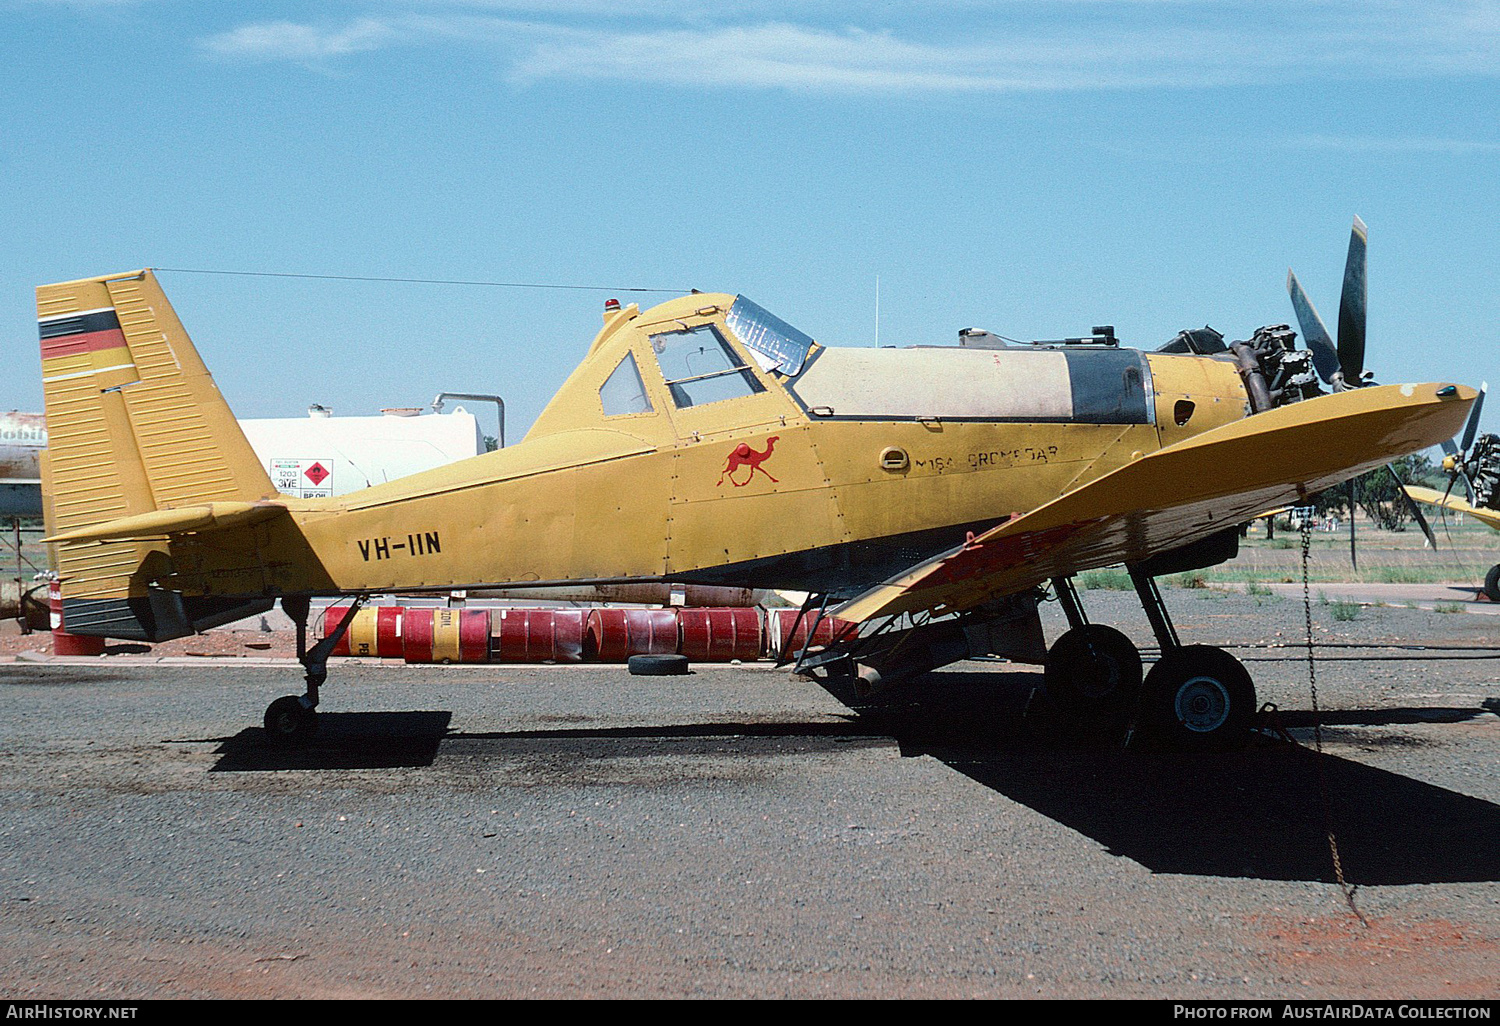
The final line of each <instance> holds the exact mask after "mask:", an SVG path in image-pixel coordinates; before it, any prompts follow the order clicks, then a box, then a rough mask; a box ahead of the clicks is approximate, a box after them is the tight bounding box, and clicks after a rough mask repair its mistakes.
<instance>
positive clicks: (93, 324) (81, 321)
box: [37, 310, 120, 339]
mask: <svg viewBox="0 0 1500 1026" xmlns="http://www.w3.org/2000/svg"><path fill="white" fill-rule="evenodd" d="M119 327H120V318H119V316H118V315H117V314H116V313H115V312H114V311H113V310H95V311H93V312H92V313H85V314H68V315H67V316H66V317H50V318H48V319H47V320H45V321H37V330H38V332H40V334H41V336H42V338H44V339H47V338H62V337H64V336H66V335H87V334H89V333H91V332H95V331H111V330H118V329H119Z"/></svg>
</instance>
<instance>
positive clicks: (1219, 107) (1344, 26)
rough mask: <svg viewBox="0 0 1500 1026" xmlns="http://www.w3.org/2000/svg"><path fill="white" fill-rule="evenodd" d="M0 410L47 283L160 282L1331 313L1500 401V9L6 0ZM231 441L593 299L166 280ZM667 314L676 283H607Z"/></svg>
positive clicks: (936, 327)
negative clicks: (217, 391) (1351, 245)
mask: <svg viewBox="0 0 1500 1026" xmlns="http://www.w3.org/2000/svg"><path fill="white" fill-rule="evenodd" d="M0 15H3V17H4V18H5V24H6V29H5V32H4V35H3V38H0V59H3V66H4V67H5V69H6V71H5V82H6V85H5V88H4V89H3V90H0V181H3V183H4V186H5V189H4V197H3V200H0V337H3V338H4V339H5V342H4V345H5V346H6V351H7V352H8V354H9V359H7V360H6V361H5V364H4V366H5V367H6V368H7V371H6V373H5V374H4V375H3V376H0V409H9V408H21V409H39V408H40V405H41V390H40V385H39V381H38V378H39V367H38V357H37V343H36V331H35V312H34V306H33V293H32V288H33V286H35V285H36V284H39V283H43V282H50V281H57V280H63V279H68V278H75V277H82V276H87V275H92V274H98V273H105V272H113V271H119V270H127V269H132V268H135V267H140V266H155V267H171V268H219V269H228V270H242V271H268V272H305V273H311V274H330V275H370V276H381V275H386V276H395V277H410V278H448V279H469V280H486V281H509V282H538V283H557V284H570V285H590V286H594V285H597V286H606V287H615V288H623V287H656V288H667V289H683V290H685V289H687V288H690V287H697V288H701V289H704V290H707V291H728V292H742V293H744V294H746V295H748V296H750V297H752V298H753V299H755V300H756V301H757V302H759V303H760V304H762V305H763V306H766V307H768V308H769V309H771V310H773V311H774V312H776V313H778V314H779V315H780V316H782V317H783V318H785V319H787V320H789V321H791V322H792V323H793V324H796V325H797V326H799V327H801V328H802V329H803V330H804V331H807V332H808V333H809V334H811V335H813V336H814V337H816V338H817V339H819V340H820V341H823V342H827V343H830V344H860V345H868V344H870V343H871V342H872V340H873V335H874V299H875V280H876V276H877V275H878V276H879V279H880V339H881V342H882V343H886V344H916V343H922V344H931V343H950V342H952V341H954V340H955V339H956V333H957V331H958V329H959V328H962V327H967V326H971V325H974V326H980V327H985V328H989V329H990V330H993V331H996V332H1000V333H1002V334H1005V335H1009V336H1013V337H1020V338H1055V337H1060V336H1064V335H1076V334H1086V333H1087V331H1088V329H1089V327H1090V326H1091V325H1094V324H1103V323H1110V324H1114V325H1115V326H1116V328H1117V331H1118V333H1119V335H1120V336H1121V338H1122V339H1123V340H1124V341H1126V342H1127V343H1129V344H1138V345H1142V346H1147V347H1154V346H1156V345H1158V344H1160V343H1161V342H1164V341H1166V340H1167V339H1168V338H1170V337H1171V336H1172V334H1174V333H1175V332H1176V331H1177V330H1178V329H1180V328H1185V327H1197V326H1200V325H1202V324H1205V323H1207V324H1211V325H1213V326H1214V327H1216V328H1218V329H1219V330H1221V331H1223V332H1224V333H1225V334H1226V335H1228V336H1230V337H1231V338H1245V337H1248V336H1249V334H1250V332H1251V331H1253V330H1254V328H1255V327H1256V326H1258V325H1261V324H1267V323H1276V322H1282V321H1290V320H1291V319H1292V311H1291V306H1290V304H1289V302H1288V301H1287V298H1286V293H1285V289H1284V280H1285V276H1286V270H1287V267H1288V266H1291V267H1293V268H1295V269H1296V271H1297V273H1298V276H1299V277H1300V278H1301V279H1302V281H1303V284H1304V285H1305V286H1306V287H1307V289H1308V291H1309V293H1310V294H1311V295H1312V297H1313V299H1314V301H1315V302H1316V303H1317V304H1318V306H1319V307H1320V308H1321V310H1322V311H1323V313H1324V316H1325V318H1327V319H1329V321H1330V322H1332V320H1333V319H1334V318H1335V317H1336V313H1337V306H1338V289H1339V285H1340V280H1341V275H1342V268H1343V260H1344V253H1345V248H1346V246H1347V243H1348V231H1349V224H1350V220H1351V218H1352V217H1353V215H1355V214H1359V215H1360V216H1361V217H1363V219H1364V220H1365V221H1366V222H1367V223H1368V224H1369V226H1370V325H1369V326H1370V351H1369V357H1368V364H1369V365H1370V366H1371V367H1373V368H1374V370H1375V371H1376V374H1377V377H1378V378H1379V379H1380V380H1382V381H1386V382H1391V381H1401V380H1460V381H1465V382H1469V383H1473V384H1477V383H1478V382H1479V381H1480V380H1481V379H1485V378H1487V379H1489V380H1493V381H1496V382H1497V383H1500V345H1497V343H1496V341H1495V340H1494V337H1493V336H1494V334H1495V329H1496V325H1500V298H1497V297H1500V284H1497V283H1500V257H1497V255H1496V254H1497V250H1496V246H1495V244H1494V240H1495V238H1496V235H1497V228H1500V174H1497V172H1496V168H1497V165H1500V116H1497V115H1500V80H1497V77H1500V3H1496V2H1477V0H1426V2H1423V3H1391V2H1384V0H1297V2H1291V3H1278V2H1275V0H1253V2H1210V0H1002V2H994V3H978V2H965V0H929V2H924V0H911V2H905V3H881V4H863V5H861V4H849V3H839V2H834V0H827V2H820V0H802V2H797V3H792V2H785V3H777V2H767V3H759V2H751V0H746V2H735V0H723V2H714V3H708V2H702V0H661V2H656V3H648V2H642V3H630V2H628V0H627V2H621V3H604V2H589V0H578V2H569V0H554V2H548V3H542V2H533V3H528V2H525V0H514V2H507V0H324V2H320V3H276V2H255V0H238V2H236V3H233V4H227V3H207V2H185V0H0ZM162 280H163V283H164V284H165V286H166V287H167V290H168V294H169V295H170V296H171V297H172V299H173V301H174V303H175V305H176V306H177V309H178V312H179V313H180V314H181V316H182V318H183V320H184V322H185V323H186V325H187V326H188V329H189V331H190V332H191V333H192V334H193V337H194V340H195V341H196V342H197V344H198V346H199V349H200V350H201V351H202V352H203V354H204V356H205V358H206V359H207V361H208V363H209V366H210V367H211V369H212V370H213V371H214V374H215V377H216V379H217V380H218V382H219V385H220V388H221V389H222V390H223V391H224V393H225V394H226V396H227V397H228V398H229V401H230V403H231V405H232V406H233V407H234V409H235V411H236V412H237V413H238V414H239V415H241V416H247V417H248V416H282V415H297V414H299V413H300V412H301V411H302V410H303V409H304V408H305V407H306V405H307V404H308V403H310V402H322V403H324V404H327V405H331V406H333V407H335V409H336V411H337V412H339V413H348V414H354V413H366V412H372V411H373V410H375V409H377V408H379V407H381V406H390V405H419V404H422V403H425V402H427V401H428V400H430V399H431V397H432V396H433V395H434V394H435V393H436V392H438V391H441V390H444V389H446V390H453V391H477V392H491V391H494V392H499V393H501V394H503V395H504V396H505V397H506V400H507V402H508V404H509V406H510V409H511V411H512V420H511V424H510V434H511V436H512V437H513V438H515V437H519V435H520V431H521V429H522V428H524V427H525V426H526V425H527V424H528V423H529V422H530V421H531V420H532V418H534V417H535V415H536V413H537V412H538V411H539V410H540V408H541V406H542V405H543V404H544V403H545V401H546V400H547V398H549V397H550V395H551V393H552V391H553V390H554V389H555V388H556V387H557V385H558V384H559V383H561V381H562V380H563V378H564V377H565V376H566V375H567V373H568V372H569V371H570V370H571V369H572V367H573V366H574V364H575V363H576V361H577V360H578V358H579V357H581V355H582V354H583V352H584V350H585V348H586V346H587V343H588V341H589V340H590V338H591V337H592V335H593V333H594V331H595V330H596V328H597V326H598V324H599V313H600V310H601V307H602V303H603V300H604V298H605V297H606V296H607V295H609V294H610V293H607V292H592V291H579V290H540V289H502V288H474V287H453V286H436V285H411V284H373V283H355V282H331V281H312V280H299V279H283V278H254V277H221V276H213V275H198V274H185V273H180V272H164V273H163V274H162ZM617 294H618V295H619V296H620V298H621V299H622V300H624V301H627V302H628V301H630V300H631V299H633V298H637V299H640V300H641V301H642V303H643V305H645V304H646V303H649V302H651V301H654V300H655V299H657V298H664V296H660V297H659V296H652V295H649V294H646V295H640V296H635V295H632V294H629V293H625V292H619V293H617Z"/></svg>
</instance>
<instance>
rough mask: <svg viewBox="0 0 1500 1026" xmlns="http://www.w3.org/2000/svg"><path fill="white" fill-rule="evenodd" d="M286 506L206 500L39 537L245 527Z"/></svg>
mask: <svg viewBox="0 0 1500 1026" xmlns="http://www.w3.org/2000/svg"><path fill="white" fill-rule="evenodd" d="M286 511H287V509H286V507H285V506H283V505H281V504H280V503H274V502H210V503H207V504H206V505H202V506H183V507H181V508H180V509H158V510H152V511H151V512H150V513H138V514H136V515H135V516H129V517H119V518H118V519H115V520H106V521H104V522H103V523H99V524H90V525H89V526H88V527H80V528H76V529H75V530H72V531H64V532H62V533H61V534H55V535H52V536H51V537H49V538H43V539H42V541H44V542H49V543H50V542H91V541H142V540H145V539H150V538H161V537H164V536H167V535H173V534H186V533H188V532H189V531H211V530H223V529H225V528H230V527H246V526H249V525H250V524H259V523H263V522H264V521H267V520H271V519H274V518H275V517H278V516H282V515H284V514H285V513H286Z"/></svg>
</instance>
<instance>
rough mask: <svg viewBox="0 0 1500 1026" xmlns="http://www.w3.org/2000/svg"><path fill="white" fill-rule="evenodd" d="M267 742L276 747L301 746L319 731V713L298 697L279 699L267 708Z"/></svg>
mask: <svg viewBox="0 0 1500 1026" xmlns="http://www.w3.org/2000/svg"><path fill="white" fill-rule="evenodd" d="M265 724H266V740H268V741H269V742H271V744H274V745H300V744H302V743H304V742H306V741H307V739H308V738H310V737H312V736H313V734H314V733H316V732H317V729H318V711H317V710H316V709H313V708H311V707H310V706H307V705H305V704H303V701H302V699H301V698H299V697H298V696H296V695H287V696H286V697H285V698H278V699H276V701H274V702H272V703H271V704H270V705H269V706H267V708H266V719H265Z"/></svg>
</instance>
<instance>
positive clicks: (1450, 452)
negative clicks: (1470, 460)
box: [1438, 438, 1458, 456]
mask: <svg viewBox="0 0 1500 1026" xmlns="http://www.w3.org/2000/svg"><path fill="white" fill-rule="evenodd" d="M1438 444H1439V445H1441V446H1442V447H1443V455H1444V456H1457V455H1458V446H1456V445H1454V444H1453V439H1451V438H1450V439H1448V440H1447V441H1444V442H1439V443H1438Z"/></svg>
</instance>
